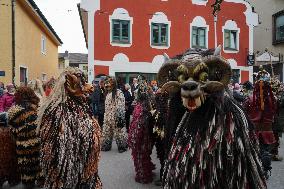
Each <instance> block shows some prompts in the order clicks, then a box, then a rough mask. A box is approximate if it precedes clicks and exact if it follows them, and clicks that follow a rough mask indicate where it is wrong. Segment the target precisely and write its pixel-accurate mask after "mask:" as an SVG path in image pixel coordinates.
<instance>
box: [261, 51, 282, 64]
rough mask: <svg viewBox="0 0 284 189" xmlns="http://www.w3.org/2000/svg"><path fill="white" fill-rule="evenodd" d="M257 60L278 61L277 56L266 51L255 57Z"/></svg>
mask: <svg viewBox="0 0 284 189" xmlns="http://www.w3.org/2000/svg"><path fill="white" fill-rule="evenodd" d="M256 61H257V62H270V61H271V62H279V56H274V55H273V54H269V53H268V52H264V53H262V54H261V55H259V56H257V57H256Z"/></svg>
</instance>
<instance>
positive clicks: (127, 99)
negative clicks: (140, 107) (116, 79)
mask: <svg viewBox="0 0 284 189" xmlns="http://www.w3.org/2000/svg"><path fill="white" fill-rule="evenodd" d="M123 93H124V98H125V110H126V111H127V112H129V113H131V112H132V106H131V104H132V102H133V97H132V96H131V94H130V92H129V91H127V90H124V92H123Z"/></svg>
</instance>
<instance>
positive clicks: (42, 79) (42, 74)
mask: <svg viewBox="0 0 284 189" xmlns="http://www.w3.org/2000/svg"><path fill="white" fill-rule="evenodd" d="M44 75H45V77H46V78H45V79H44V78H43V76H44ZM47 80H48V79H47V74H46V73H44V72H42V73H41V81H43V82H44V81H47Z"/></svg>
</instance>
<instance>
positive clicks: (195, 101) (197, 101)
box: [182, 95, 204, 112]
mask: <svg viewBox="0 0 284 189" xmlns="http://www.w3.org/2000/svg"><path fill="white" fill-rule="evenodd" d="M182 103H183V105H184V106H185V107H186V108H187V109H188V110H189V111H191V112H192V111H194V110H196V109H197V108H199V107H200V106H201V105H202V104H203V103H204V97H203V96H202V95H201V96H198V97H195V98H191V97H182Z"/></svg>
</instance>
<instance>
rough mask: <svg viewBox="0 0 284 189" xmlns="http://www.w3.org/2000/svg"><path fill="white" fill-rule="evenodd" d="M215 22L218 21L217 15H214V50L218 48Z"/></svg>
mask: <svg viewBox="0 0 284 189" xmlns="http://www.w3.org/2000/svg"><path fill="white" fill-rule="evenodd" d="M217 20H218V18H217V14H216V15H214V32H215V33H214V34H215V48H217V46H218V42H217V41H218V39H217Z"/></svg>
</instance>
